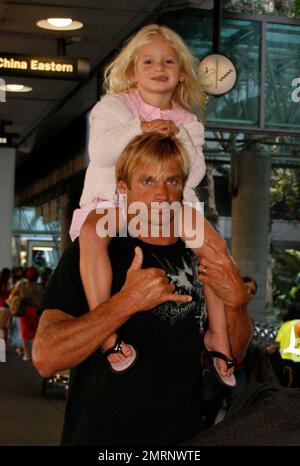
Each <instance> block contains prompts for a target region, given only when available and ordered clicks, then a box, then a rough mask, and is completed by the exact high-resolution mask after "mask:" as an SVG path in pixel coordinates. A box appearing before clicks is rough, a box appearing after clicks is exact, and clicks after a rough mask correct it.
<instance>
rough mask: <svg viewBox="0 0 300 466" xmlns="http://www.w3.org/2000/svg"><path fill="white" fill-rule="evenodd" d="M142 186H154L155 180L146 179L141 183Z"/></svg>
mask: <svg viewBox="0 0 300 466" xmlns="http://www.w3.org/2000/svg"><path fill="white" fill-rule="evenodd" d="M142 183H143V184H144V185H149V184H154V183H155V180H154V179H153V178H146V179H144V180H143V181H142Z"/></svg>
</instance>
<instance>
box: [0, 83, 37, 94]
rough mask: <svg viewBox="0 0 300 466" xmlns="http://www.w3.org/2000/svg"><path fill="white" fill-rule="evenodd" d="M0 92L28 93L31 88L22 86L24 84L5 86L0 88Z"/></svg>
mask: <svg viewBox="0 0 300 466" xmlns="http://www.w3.org/2000/svg"><path fill="white" fill-rule="evenodd" d="M0 90H1V91H6V92H30V91H32V87H29V86H24V84H5V86H0Z"/></svg>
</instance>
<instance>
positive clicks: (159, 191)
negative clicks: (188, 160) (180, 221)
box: [118, 160, 183, 226]
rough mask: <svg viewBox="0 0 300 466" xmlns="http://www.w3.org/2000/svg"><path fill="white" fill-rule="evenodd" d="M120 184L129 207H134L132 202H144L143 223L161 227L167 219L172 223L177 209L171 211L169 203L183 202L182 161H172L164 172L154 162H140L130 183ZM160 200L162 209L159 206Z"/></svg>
mask: <svg viewBox="0 0 300 466" xmlns="http://www.w3.org/2000/svg"><path fill="white" fill-rule="evenodd" d="M118 187H119V190H120V191H121V192H122V193H125V194H127V206H128V208H129V207H130V206H131V205H132V206H133V205H134V204H133V203H143V205H144V206H145V209H144V210H143V213H142V215H141V221H142V222H143V223H145V224H148V225H150V223H151V224H152V225H153V223H156V225H157V226H159V225H163V224H164V222H165V219H167V220H166V221H168V223H170V221H171V222H172V221H173V219H174V212H173V210H171V211H170V209H169V204H171V203H173V202H177V203H181V199H182V191H183V181H182V174H181V170H180V166H179V163H178V162H177V161H176V160H170V161H169V162H168V163H167V164H166V166H165V167H164V170H163V172H162V173H161V172H159V171H158V167H157V166H156V165H155V164H152V165H150V164H149V165H141V166H140V167H138V168H137V169H136V170H135V171H134V172H133V174H132V176H131V180H130V186H128V185H127V184H126V183H125V182H124V181H120V182H119V183H118ZM153 203H154V204H153ZM158 203H160V207H161V208H160V209H157V205H158ZM161 203H162V204H161ZM153 207H154V208H153ZM151 213H152V216H151ZM139 215H140V214H139ZM151 219H152V220H151Z"/></svg>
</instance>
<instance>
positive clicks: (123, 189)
mask: <svg viewBox="0 0 300 466" xmlns="http://www.w3.org/2000/svg"><path fill="white" fill-rule="evenodd" d="M117 187H118V191H119V193H122V194H127V192H128V187H127V184H126V183H125V181H122V180H121V181H118V183H117Z"/></svg>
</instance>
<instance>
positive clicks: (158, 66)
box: [155, 61, 164, 70]
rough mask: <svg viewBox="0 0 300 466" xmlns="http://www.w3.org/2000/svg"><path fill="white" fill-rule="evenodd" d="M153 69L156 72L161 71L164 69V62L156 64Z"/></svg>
mask: <svg viewBox="0 0 300 466" xmlns="http://www.w3.org/2000/svg"><path fill="white" fill-rule="evenodd" d="M155 68H156V69H157V70H162V69H163V68H164V62H162V61H158V62H156V64H155Z"/></svg>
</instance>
